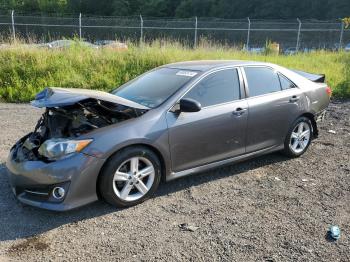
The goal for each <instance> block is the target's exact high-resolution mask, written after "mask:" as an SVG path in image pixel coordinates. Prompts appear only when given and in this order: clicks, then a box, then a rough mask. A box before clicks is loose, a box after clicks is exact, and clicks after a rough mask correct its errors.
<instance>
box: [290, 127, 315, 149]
mask: <svg viewBox="0 0 350 262" xmlns="http://www.w3.org/2000/svg"><path fill="white" fill-rule="evenodd" d="M310 137H311V129H310V126H309V124H307V123H305V122H300V123H299V124H298V125H297V126H296V127H295V128H294V130H293V132H292V134H291V137H290V142H289V148H290V149H291V150H292V151H293V152H294V153H295V154H300V153H301V152H303V151H304V150H305V148H306V147H307V146H308V144H309V141H310Z"/></svg>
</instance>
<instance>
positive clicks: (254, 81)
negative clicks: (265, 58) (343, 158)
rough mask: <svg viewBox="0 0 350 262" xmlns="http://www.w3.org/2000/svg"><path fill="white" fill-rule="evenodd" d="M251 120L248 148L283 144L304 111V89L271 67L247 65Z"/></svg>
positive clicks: (249, 149) (250, 150) (264, 147)
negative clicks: (292, 125) (302, 98)
mask: <svg viewBox="0 0 350 262" xmlns="http://www.w3.org/2000/svg"><path fill="white" fill-rule="evenodd" d="M244 72H245V83H246V89H247V95H248V99H247V102H248V108H249V109H248V110H249V119H248V124H247V145H246V151H247V153H249V152H254V151H257V150H262V149H266V148H269V147H274V146H278V145H281V144H283V142H284V139H285V137H286V135H287V132H288V130H289V128H290V127H291V124H292V123H293V121H294V120H295V119H296V118H297V117H298V116H299V114H300V107H299V103H300V101H301V100H300V96H301V91H300V90H299V88H297V87H296V86H295V85H294V84H293V83H292V82H291V81H290V80H289V79H287V78H286V77H285V76H283V75H282V74H280V73H278V72H276V71H275V70H274V69H273V68H270V67H256V66H254V67H245V68H244Z"/></svg>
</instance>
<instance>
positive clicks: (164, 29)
mask: <svg viewBox="0 0 350 262" xmlns="http://www.w3.org/2000/svg"><path fill="white" fill-rule="evenodd" d="M0 35H1V37H2V38H3V39H8V38H16V37H19V38H21V39H24V40H29V39H30V40H31V41H34V42H46V41H51V40H57V39H62V38H71V37H78V38H80V39H84V40H87V41H91V42H94V41H97V40H115V39H118V40H120V41H126V40H128V41H133V42H138V41H145V42H150V41H152V40H155V39H166V40H175V41H178V42H181V43H183V44H185V45H188V46H193V47H195V46H197V45H198V43H200V41H201V40H203V39H205V40H207V41H210V42H215V43H220V44H224V45H229V46H235V47H237V48H247V49H251V50H254V49H255V50H259V49H261V48H263V47H264V46H265V45H266V42H267V41H271V42H276V43H278V44H279V45H280V49H282V50H286V49H290V50H300V51H304V50H305V51H306V50H311V49H330V50H339V49H340V48H343V47H344V46H345V45H347V44H348V43H350V29H347V28H345V26H344V24H343V23H342V21H341V20H338V21H313V20H299V19H295V20H254V19H249V18H247V19H240V20H228V19H217V18H196V17H195V18H189V19H177V18H176V19H166V18H149V17H142V16H141V15H140V16H137V17H135V16H133V17H91V16H84V15H81V14H80V15H78V16H75V17H74V16H69V17H52V16H34V15H16V13H15V12H12V13H11V14H6V15H0Z"/></svg>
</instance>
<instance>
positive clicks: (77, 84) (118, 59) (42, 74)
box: [0, 41, 350, 102]
mask: <svg viewBox="0 0 350 262" xmlns="http://www.w3.org/2000/svg"><path fill="white" fill-rule="evenodd" d="M200 59H242V60H256V61H266V62H272V63H276V64H279V65H282V66H285V67H287V68H293V69H299V70H304V71H307V72H311V73H324V74H326V76H327V82H328V83H329V85H330V86H331V87H332V89H333V95H334V96H335V97H338V98H340V97H347V98H349V97H350V54H347V53H343V52H340V53H333V52H325V51H320V52H315V53H308V54H298V55H294V56H282V55H258V54H249V53H246V52H242V51H238V50H236V49H233V48H229V47H224V46H210V45H205V44H202V45H201V46H200V47H198V48H197V49H195V50H194V49H190V48H184V47H182V46H181V45H179V44H177V43H172V44H169V43H163V42H161V41H155V42H154V43H152V44H150V45H143V46H142V47H137V46H134V45H129V50H128V51H124V52H117V51H113V50H94V49H88V48H83V47H80V46H75V47H72V48H70V49H67V50H46V49H38V48H30V47H24V46H23V45H16V44H14V45H10V46H9V47H6V48H2V49H0V100H1V101H5V102H27V101H30V100H31V99H33V97H34V95H35V94H36V93H37V92H39V91H40V90H42V89H43V88H45V87H48V86H56V87H57V86H60V87H74V88H90V89H100V90H106V91H109V90H111V89H113V88H114V87H116V86H120V85H121V84H123V83H124V82H126V81H128V80H130V79H132V78H134V77H136V76H137V75H140V74H141V73H143V72H145V71H147V70H150V69H152V68H154V67H157V66H159V65H163V64H167V63H171V62H176V61H184V60H200Z"/></svg>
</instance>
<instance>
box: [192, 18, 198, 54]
mask: <svg viewBox="0 0 350 262" xmlns="http://www.w3.org/2000/svg"><path fill="white" fill-rule="evenodd" d="M197 34H198V18H197V16H196V17H195V24H194V46H193V48H197V44H198V36H197Z"/></svg>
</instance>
